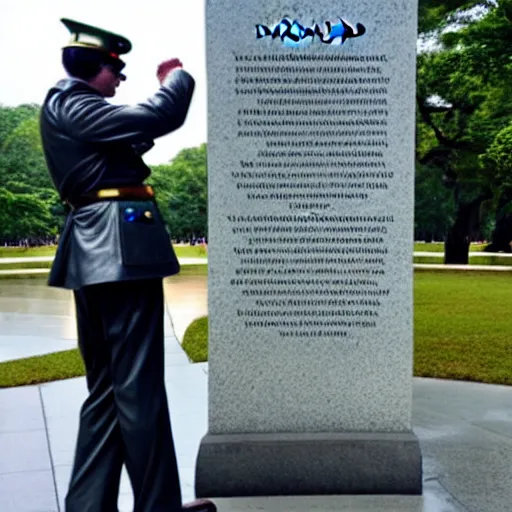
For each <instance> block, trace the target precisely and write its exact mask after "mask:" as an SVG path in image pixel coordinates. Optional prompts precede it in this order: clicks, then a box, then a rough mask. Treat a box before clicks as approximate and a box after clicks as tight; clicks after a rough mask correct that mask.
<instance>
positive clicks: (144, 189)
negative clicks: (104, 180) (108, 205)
mask: <svg viewBox="0 0 512 512" xmlns="http://www.w3.org/2000/svg"><path fill="white" fill-rule="evenodd" d="M154 197H155V193H154V191H153V187H151V186H149V185H138V186H134V187H119V188H104V189H101V190H95V191H93V192H87V193H86V194H83V195H81V196H78V197H73V198H72V199H66V200H65V201H64V203H65V204H67V205H68V206H69V207H70V208H71V209H72V210H76V209H77V208H81V207H83V206H88V205H90V204H94V203H99V202H100V201H122V200H127V201H147V200H148V199H154Z"/></svg>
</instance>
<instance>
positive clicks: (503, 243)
mask: <svg viewBox="0 0 512 512" xmlns="http://www.w3.org/2000/svg"><path fill="white" fill-rule="evenodd" d="M511 192H512V191H506V192H504V193H503V194H502V196H501V197H500V201H499V203H498V207H497V208H496V228H495V229H494V231H493V233H492V242H491V243H490V244H489V245H488V246H487V247H486V248H485V250H486V251H487V252H501V251H503V252H508V253H510V252H512V248H511V246H510V243H511V241H512V214H510V213H507V212H506V210H507V206H508V205H509V204H510V201H511V200H512V197H511V196H512V193H511Z"/></svg>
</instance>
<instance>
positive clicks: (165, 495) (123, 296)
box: [41, 19, 215, 512]
mask: <svg viewBox="0 0 512 512" xmlns="http://www.w3.org/2000/svg"><path fill="white" fill-rule="evenodd" d="M62 22H63V23H64V24H65V26H66V27H67V28H68V29H69V31H70V33H71V34H72V39H71V42H70V43H69V44H68V45H67V46H66V47H65V48H64V49H63V57H62V61H63V65H64V68H65V69H66V71H67V73H68V75H69V78H67V79H64V80H61V81H60V82H58V83H57V85H56V86H55V87H53V88H52V89H50V91H49V93H48V95H47V97H46V99H45V101H44V105H43V108H42V112H41V137H42V141H43V148H44V152H45V157H46V161H47V164H48V168H49V171H50V174H51V177H52V179H53V182H54V184H55V187H56V188H57V190H58V191H59V193H60V196H61V198H62V200H63V201H65V202H66V203H67V205H68V208H69V210H70V211H69V213H68V216H67V218H66V222H65V226H64V229H63V232H62V235H61V237H60V242H59V247H58V250H57V254H56V258H55V262H54V264H53V267H52V270H51V273H50V278H49V284H50V285H51V286H58V287H63V288H67V289H72V290H74V295H75V302H76V312H77V326H78V343H79V347H80V350H81V353H82V357H83V360H84V363H85V367H86V371H87V386H88V389H89V396H88V398H87V399H86V401H85V403H84V404H83V406H82V409H81V413H80V428H79V433H78V440H77V446H76V453H75V462H74V467H73V472H72V476H71V481H70V484H69V490H68V494H67V496H66V511H67V512H115V511H117V500H118V492H119V481H120V475H121V469H122V466H123V464H125V465H126V468H127V471H128V474H129V477H130V481H131V484H132V488H133V493H134V511H135V512H179V511H182V510H195V511H198V512H199V511H200V512H210V511H215V506H214V505H213V503H211V502H208V501H206V500H203V501H197V502H194V503H193V504H188V505H183V504H182V501H181V493H180V484H179V477H178V469H177V464H176V456H175V449H174V443H173V437H172V433H171V425H170V420H169V411H168V406H167V397H166V391H165V384H164V337H163V320H164V316H163V315H164V300H163V290H162V278H163V277H165V276H168V275H172V274H176V273H177V272H178V271H179V264H178V261H177V259H176V256H175V254H174V251H173V249H172V246H171V244H170V241H169V235H168V233H167V232H166V230H165V227H164V224H163V222H162V219H161V216H160V214H159V212H158V209H157V206H156V203H155V201H154V197H153V196H154V194H153V190H152V188H151V187H149V186H146V185H144V180H145V179H146V178H147V177H148V176H149V174H150V169H149V168H148V167H147V166H146V165H145V164H144V162H143V160H142V158H141V154H143V153H144V152H145V151H147V150H148V149H149V148H150V147H151V146H152V145H153V139H155V138H156V137H160V136H162V135H165V134H167V133H170V132H172V131H173V130H176V129H178V128H179V127H180V126H181V125H182V124H183V123H184V121H185V118H186V115H187V111H188V108H189V105H190V101H191V99H192V93H193V90H194V80H193V78H192V77H191V76H190V75H189V74H188V73H187V72H185V71H184V70H183V69H182V65H181V62H180V61H179V60H178V59H171V60H169V61H166V62H164V63H162V64H161V65H160V66H159V67H158V71H157V77H158V80H159V82H160V88H159V90H158V91H157V92H156V93H155V95H154V96H152V97H151V98H149V99H148V100H147V101H145V102H144V103H140V104H138V105H135V106H114V105H111V104H110V103H108V102H107V101H106V100H105V98H108V97H112V96H114V94H115V92H116V88H117V87H118V86H119V84H120V82H121V81H122V80H125V79H126V76H125V75H124V74H123V73H122V70H123V68H124V66H125V64H124V62H123V61H122V60H121V59H120V55H122V54H125V53H128V52H129V51H130V50H131V43H130V41H128V39H126V38H124V37H121V36H119V35H116V34H113V33H111V32H107V31H105V30H101V29H98V28H96V27H91V26H89V25H85V24H82V23H78V22H75V21H72V20H68V19H63V20H62Z"/></svg>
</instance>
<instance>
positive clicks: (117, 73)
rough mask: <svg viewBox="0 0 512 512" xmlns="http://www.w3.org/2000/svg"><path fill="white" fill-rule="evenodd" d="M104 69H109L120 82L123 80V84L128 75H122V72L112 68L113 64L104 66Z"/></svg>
mask: <svg viewBox="0 0 512 512" xmlns="http://www.w3.org/2000/svg"><path fill="white" fill-rule="evenodd" d="M103 67H104V68H107V69H108V70H109V71H110V72H111V73H112V74H113V75H115V76H116V77H117V78H119V80H122V81H123V82H124V81H125V80H126V75H125V74H123V73H121V71H120V70H118V69H116V67H115V66H112V65H111V64H104V65H103Z"/></svg>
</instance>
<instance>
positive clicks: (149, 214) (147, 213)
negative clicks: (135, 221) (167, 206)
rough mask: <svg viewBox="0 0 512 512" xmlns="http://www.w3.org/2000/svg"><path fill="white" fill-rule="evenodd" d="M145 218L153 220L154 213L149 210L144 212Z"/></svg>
mask: <svg viewBox="0 0 512 512" xmlns="http://www.w3.org/2000/svg"><path fill="white" fill-rule="evenodd" d="M144 217H146V219H152V218H153V212H151V211H149V210H146V211H145V212H144Z"/></svg>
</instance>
